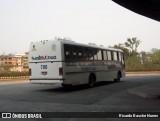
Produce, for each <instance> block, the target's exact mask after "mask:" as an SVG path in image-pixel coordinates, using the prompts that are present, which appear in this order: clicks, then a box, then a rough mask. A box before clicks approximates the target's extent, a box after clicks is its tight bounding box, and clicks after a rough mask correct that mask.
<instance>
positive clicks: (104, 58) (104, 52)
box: [103, 50, 107, 60]
mask: <svg viewBox="0 0 160 121" xmlns="http://www.w3.org/2000/svg"><path fill="white" fill-rule="evenodd" d="M103 60H107V53H106V50H103Z"/></svg>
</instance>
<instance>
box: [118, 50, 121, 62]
mask: <svg viewBox="0 0 160 121" xmlns="http://www.w3.org/2000/svg"><path fill="white" fill-rule="evenodd" d="M118 57H119V61H120V62H122V56H121V52H118Z"/></svg>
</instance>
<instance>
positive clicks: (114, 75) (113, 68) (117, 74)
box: [29, 40, 125, 86]
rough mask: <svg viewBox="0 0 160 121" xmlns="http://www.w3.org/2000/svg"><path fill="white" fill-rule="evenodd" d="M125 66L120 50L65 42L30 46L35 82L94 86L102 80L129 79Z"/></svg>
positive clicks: (56, 41)
mask: <svg viewBox="0 0 160 121" xmlns="http://www.w3.org/2000/svg"><path fill="white" fill-rule="evenodd" d="M124 67H125V62H124V54H123V52H122V51H121V50H119V49H113V48H105V47H101V46H96V45H85V44H80V43H76V42H73V41H65V40H53V41H51V40H50V41H48V40H44V41H40V42H32V43H31V45H30V50H29V70H30V77H29V78H30V81H31V83H37V84H38V83H39V84H55V83H61V84H62V86H67V85H79V84H88V85H89V86H94V84H95V82H98V81H104V80H106V81H107V80H109V81H110V80H114V81H120V78H121V77H124V76H125V69H124Z"/></svg>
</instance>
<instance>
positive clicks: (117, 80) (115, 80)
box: [114, 72, 121, 82]
mask: <svg viewBox="0 0 160 121" xmlns="http://www.w3.org/2000/svg"><path fill="white" fill-rule="evenodd" d="M120 79H121V72H118V73H117V78H116V79H114V82H119V81H120Z"/></svg>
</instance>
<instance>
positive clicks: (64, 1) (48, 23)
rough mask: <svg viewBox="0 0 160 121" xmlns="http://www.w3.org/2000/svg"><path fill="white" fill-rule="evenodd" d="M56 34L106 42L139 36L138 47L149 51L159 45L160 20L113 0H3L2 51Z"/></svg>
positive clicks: (0, 3) (16, 50) (0, 18)
mask: <svg viewBox="0 0 160 121" xmlns="http://www.w3.org/2000/svg"><path fill="white" fill-rule="evenodd" d="M56 36H57V37H61V38H63V37H69V38H71V39H72V40H73V41H75V42H79V43H84V44H88V43H96V44H97V45H103V46H113V45H115V44H119V43H124V42H126V40H127V38H132V37H137V39H138V40H140V41H141V43H140V45H139V47H138V51H139V52H140V51H150V50H151V49H152V48H157V49H160V44H159V40H160V22H158V21H155V20H152V19H149V18H147V17H144V16H142V15H139V14H136V13H134V12H132V11H130V10H128V9H125V8H123V7H122V6H120V5H118V4H116V3H114V2H113V1H111V0H0V42H1V44H0V55H1V54H9V53H21V54H22V53H24V52H27V51H28V50H29V45H30V43H31V42H34V41H41V40H50V39H54V38H55V37H56Z"/></svg>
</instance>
